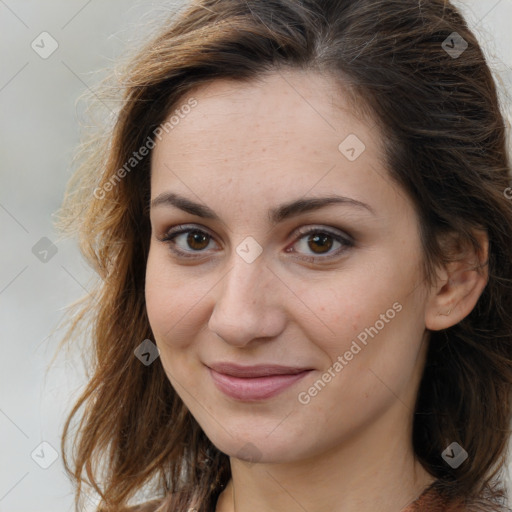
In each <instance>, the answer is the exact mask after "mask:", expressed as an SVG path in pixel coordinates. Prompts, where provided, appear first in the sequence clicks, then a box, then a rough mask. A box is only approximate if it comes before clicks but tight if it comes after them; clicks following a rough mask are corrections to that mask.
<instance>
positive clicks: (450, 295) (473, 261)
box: [425, 230, 489, 331]
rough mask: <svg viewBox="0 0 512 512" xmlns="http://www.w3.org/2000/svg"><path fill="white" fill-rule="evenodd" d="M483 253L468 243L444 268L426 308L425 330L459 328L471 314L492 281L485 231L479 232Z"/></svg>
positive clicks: (480, 248)
mask: <svg viewBox="0 0 512 512" xmlns="http://www.w3.org/2000/svg"><path fill="white" fill-rule="evenodd" d="M474 236H475V238H476V239H477V241H478V244H479V250H478V251H476V250H475V248H474V247H473V246H469V244H464V247H460V246H458V250H457V253H455V254H454V253H453V251H451V261H450V262H449V263H446V264H445V265H444V266H443V268H442V269H440V271H439V274H438V278H437V282H436V285H435V286H433V287H432V288H431V291H430V296H429V298H428V300H427V305H426V309H425V327H426V328H427V329H429V330H431V331H439V330H442V329H447V328H448V327H452V326H453V325H456V324H457V323H459V322H460V321H461V320H463V319H464V318H465V317H466V316H468V315H469V313H471V311H472V310H473V308H474V307H475V305H476V303H477V302H478V299H479V298H480V296H481V294H482V292H483V290H484V288H485V286H486V285H487V280H488V266H487V259H488V250H489V239H488V236H487V233H486V232H484V231H480V230H479V231H475V232H474Z"/></svg>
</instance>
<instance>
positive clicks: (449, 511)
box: [402, 486, 469, 512]
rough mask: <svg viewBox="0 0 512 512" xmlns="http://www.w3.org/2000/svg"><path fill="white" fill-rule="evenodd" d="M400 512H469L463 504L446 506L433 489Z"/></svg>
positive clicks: (426, 491) (430, 488)
mask: <svg viewBox="0 0 512 512" xmlns="http://www.w3.org/2000/svg"><path fill="white" fill-rule="evenodd" d="M402 512H469V511H468V510H467V508H466V507H465V505H464V504H463V503H455V504H447V502H446V500H445V499H444V498H443V497H442V496H441V495H440V494H439V493H438V492H437V491H436V489H435V488H434V487H432V486H431V487H429V488H427V489H426V490H425V491H424V492H423V494H421V496H420V497H419V498H418V499H417V500H415V501H414V502H413V503H411V504H410V505H409V506H408V507H406V508H405V509H403V510H402Z"/></svg>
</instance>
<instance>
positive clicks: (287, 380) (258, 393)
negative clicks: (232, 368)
mask: <svg viewBox="0 0 512 512" xmlns="http://www.w3.org/2000/svg"><path fill="white" fill-rule="evenodd" d="M209 370H210V375H211V376H212V379H213V381H214V382H215V385H216V386H217V388H219V389H220V390H221V391H222V392H223V393H224V394H226V395H228V396H229V397H231V398H235V399H236V400H244V401H256V400H265V399H266V398H271V397H273V396H275V395H278V394H279V393H281V391H284V390H285V389H286V388H289V387H290V386H292V385H293V384H295V383H296V382H297V381H299V380H301V379H302V378H304V377H305V376H306V375H308V374H309V373H310V372H311V371H312V370H306V371H303V372H301V373H297V374H295V375H269V376H267V377H252V378H245V379H242V378H240V377H232V376H231V375H225V374H223V373H218V372H216V371H215V370H212V369H211V368H209Z"/></svg>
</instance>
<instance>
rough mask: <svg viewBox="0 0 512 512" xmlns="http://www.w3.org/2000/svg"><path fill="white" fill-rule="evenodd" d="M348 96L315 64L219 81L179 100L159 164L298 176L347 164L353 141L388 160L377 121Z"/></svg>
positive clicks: (368, 156) (371, 156)
mask: <svg viewBox="0 0 512 512" xmlns="http://www.w3.org/2000/svg"><path fill="white" fill-rule="evenodd" d="M349 98H350V97H349V94H348V93H347V92H346V91H345V90H344V89H343V87H342V86H341V84H340V82H339V81H337V80H335V79H334V78H333V77H331V76H328V75H322V74H319V73H315V72H311V71H300V70H281V71H276V72H273V73H267V74H265V75H261V76H259V77H258V78H257V79H255V80H251V81H238V80H225V79H222V80H215V81H213V82H211V83H209V84H207V85H202V86H199V87H198V88H195V89H194V90H192V91H190V92H189V93H187V95H185V96H184V97H183V98H181V100H180V101H178V102H177V103H176V104H175V106H174V107H173V111H172V112H171V113H170V115H169V116H168V119H172V120H173V121H174V122H173V126H172V130H170V131H168V132H167V133H164V134H163V138H162V140H160V141H157V144H156V148H155V150H154V153H153V168H158V167H160V166H161V164H162V162H164V163H166V164H167V165H170V164H171V162H172V165H173V166H181V165H185V166H191V167H192V168H193V169H195V170H197V171H199V170H201V169H204V167H205V165H208V168H209V169H210V170H211V169H212V167H213V166H215V167H216V170H217V171H219V170H224V171H226V172H227V170H228V169H231V170H234V169H233V167H236V168H237V173H238V175H239V174H240V173H241V172H243V169H247V170H249V171H250V170H251V169H252V170H256V169H258V170H260V171H261V166H262V165H267V166H271V167H274V168H275V167H276V166H279V169H285V168H286V169H287V170H288V171H291V172H293V174H295V177H297V175H298V174H299V170H300V169H301V168H304V167H306V168H308V167H311V166H313V165H315V166H322V165H323V166H324V167H323V168H324V169H325V170H327V169H328V168H329V167H330V166H333V165H337V164H339V163H341V164H345V163H346V161H348V160H347V156H351V157H353V156H354V154H353V153H354V151H352V154H350V152H349V153H346V151H347V150H349V151H350V150H352V146H354V148H353V149H354V150H355V152H356V153H363V148H364V154H362V155H361V156H362V158H363V160H364V161H366V162H367V163H368V162H369V161H370V160H373V163H374V164H375V163H377V164H379V163H382V152H381V151H380V137H379V133H377V131H376V129H374V128H373V127H374V125H375V123H374V122H373V120H364V119H362V118H361V116H360V115H359V114H358V113H356V112H355V110H354V107H353V102H352V101H351V100H350V99H349ZM191 99H193V100H194V101H195V106H194V107H193V108H192V109H190V108H188V107H187V108H186V109H183V111H182V113H181V115H180V116H179V118H178V117H177V115H175V114H178V113H180V110H181V108H182V106H183V105H186V104H187V103H190V101H191ZM185 112H186V113H185ZM173 114H174V115H173ZM176 121H177V122H176ZM340 144H341V147H340ZM344 152H345V153H344ZM356 156H358V154H356ZM202 162H203V164H201V163H202ZM206 162H208V164H206ZM352 163H353V161H352ZM218 167H220V168H221V169H217V168H218ZM352 167H356V164H355V163H353V164H352ZM274 170H275V171H276V172H278V169H274Z"/></svg>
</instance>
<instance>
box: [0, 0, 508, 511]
mask: <svg viewBox="0 0 512 512" xmlns="http://www.w3.org/2000/svg"><path fill="white" fill-rule="evenodd" d="M177 1H178V0H177ZM175 3H176V2H173V3H172V4H171V3H169V2H166V3H164V2H156V1H155V2H151V1H141V0H138V1H135V0H124V1H123V2H121V0H109V1H108V2H102V3H100V2H99V1H98V0H89V1H87V0H68V1H64V0H51V1H45V2H41V1H39V2H36V1H35V0H32V1H29V0H26V1H23V0H5V1H4V0H0V34H1V36H0V37H1V46H0V47H1V52H2V65H1V68H0V112H1V113H2V115H1V117H0V155H1V159H0V178H1V181H0V183H1V187H0V226H1V240H2V256H1V258H2V259H1V264H0V325H1V326H2V332H1V349H2V350H1V353H2V357H0V379H1V382H0V512H22V511H23V512H25V511H27V510H37V511H39V512H50V511H51V512H60V511H68V510H72V489H71V486H70V484H69V482H68V480H67V478H66V476H65V475H64V473H63V467H62V458H61V455H60V437H59V436H60V432H61V428H62V425H63V421H64V416H65V413H66V412H67V411H68V410H69V406H70V404H71V403H72V401H73V400H74V399H75V398H76V397H77V396H78V392H79V391H80V389H81V387H82V386H83V383H84V375H83V370H82V366H81V363H80V359H79V358H78V357H70V356H69V355H66V354H58V357H57V359H56V361H55V362H54V364H53V366H51V367H49V363H50V361H51V358H52V357H53V355H54V354H55V351H56V348H57V344H58V342H59V340H60V335H61V333H60V332H55V333H54V334H51V333H52V330H53V329H54V328H55V327H56V325H57V324H58V322H59V320H60V319H61V317H62V315H63V314H64V311H65V307H66V306H67V305H68V304H70V303H71V302H72V301H74V300H76V299H78V298H79V297H81V296H82V295H83V294H84V293H85V292H86V291H87V289H88V287H90V284H91V282H92V281H91V278H92V275H91V273H90V271H89V270H88V268H87V267H86V265H85V264H84V263H83V262H82V260H81V257H80V256H79V254H78V251H77V248H76V247H75V244H74V242H73V241H62V240H59V239H58V236H57V234H56V233H55V232H54V229H53V226H52V223H53V220H54V219H53V218H52V213H53V212H55V210H56V209H57V208H58V207H59V205H60V202H61V199H62V196H63V193H64V187H65V184H66V182H67V180H68V178H69V176H70V173H71V171H70V166H71V157H72V154H73V150H74V148H75V147H76V145H77V144H78V141H79V134H80V132H79V123H78V120H77V117H78V113H77V107H76V100H77V98H78V97H79V96H80V95H81V94H82V93H83V92H84V91H86V90H87V89H88V87H90V86H92V85H94V84H95V83H97V81H98V80H99V78H101V77H102V76H103V75H104V73H103V71H102V70H104V69H106V68H108V67H110V66H111V65H112V63H113V62H114V61H115V60H116V58H117V57H118V56H119V55H120V53H122V52H123V51H125V49H126V47H127V44H128V43H129V42H131V44H132V45H133V40H134V38H135V39H140V38H141V37H143V36H144V34H145V33H147V32H149V31H150V30H149V29H148V27H150V26H151V25H150V21H151V20H154V19H159V18H161V17H162V16H165V15H167V13H168V12H169V11H175V10H176V7H175V5H174V4H175ZM178 3H179V2H178ZM458 3H459V5H462V6H463V9H464V12H465V13H466V16H467V19H468V21H469V22H470V24H471V26H472V27H473V28H474V29H475V31H476V34H477V36H478V37H479V39H480V41H481V43H482V44H483V45H484V47H485V48H486V51H487V53H488V56H489V59H490V64H491V67H492V69H493V70H494V72H495V74H496V76H498V77H500V79H501V81H502V91H503V92H505V91H506V92H507V93H508V94H510V91H511V90H512V87H511V85H512V31H511V30H510V26H511V21H512V0H471V1H464V2H458ZM45 31H46V32H48V33H49V34H51V36H52V37H53V38H54V39H55V40H56V41H57V44H58V48H57V50H56V51H55V52H54V53H53V54H52V55H50V56H49V57H48V58H46V59H43V58H41V57H40V56H39V55H38V54H37V53H36V51H34V49H32V47H31V43H32V41H34V40H35V41H36V43H37V42H38V41H40V38H38V36H39V34H41V33H42V32H45ZM39 44H40V46H42V45H41V43H39ZM49 48H50V41H49V40H48V39H47V40H46V43H45V46H44V48H40V50H39V51H43V50H44V51H47V50H48V49H49ZM98 70H100V72H99V73H98ZM506 112H507V115H508V117H509V119H510V118H511V117H512V116H511V113H512V110H511V109H510V103H508V104H507V106H506ZM43 237H47V238H48V239H50V240H51V241H52V242H53V243H54V244H55V248H56V249H57V252H56V254H55V255H54V256H53V257H51V258H50V256H51V254H52V253H51V252H49V253H48V256H47V258H48V261H46V262H43V261H40V259H38V258H37V257H36V256H35V255H34V254H33V252H32V248H33V246H34V245H35V244H36V243H38V241H40V239H41V238H43ZM39 244H44V241H43V242H39ZM43 249H44V247H43ZM54 250H55V249H54ZM50 251H51V248H50ZM43 441H44V442H46V443H49V445H50V446H51V447H50V446H49V445H43V446H40V444H41V443H42V442H43ZM34 450H35V451H34ZM53 450H55V453H54V452H53ZM31 455H32V456H31ZM52 455H54V456H55V457H56V459H55V462H53V463H52ZM50 463H51V465H49V467H48V468H47V469H44V468H43V467H42V466H45V465H48V464H50Z"/></svg>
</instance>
